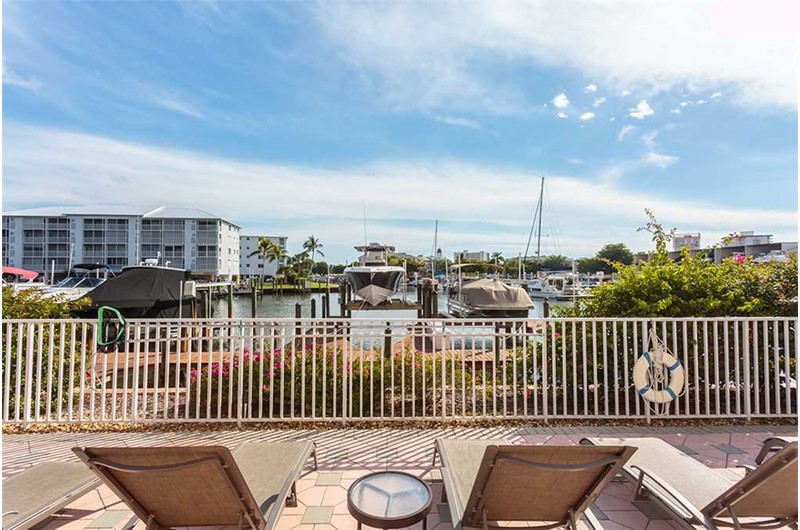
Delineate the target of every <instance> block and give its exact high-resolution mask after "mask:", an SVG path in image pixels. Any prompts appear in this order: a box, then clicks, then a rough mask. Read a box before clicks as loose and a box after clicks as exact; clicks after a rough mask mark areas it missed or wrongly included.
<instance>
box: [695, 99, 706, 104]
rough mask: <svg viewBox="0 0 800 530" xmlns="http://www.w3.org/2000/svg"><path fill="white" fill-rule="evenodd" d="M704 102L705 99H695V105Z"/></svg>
mask: <svg viewBox="0 0 800 530" xmlns="http://www.w3.org/2000/svg"><path fill="white" fill-rule="evenodd" d="M705 103H706V100H704V99H698V100H697V101H695V104H696V105H705Z"/></svg>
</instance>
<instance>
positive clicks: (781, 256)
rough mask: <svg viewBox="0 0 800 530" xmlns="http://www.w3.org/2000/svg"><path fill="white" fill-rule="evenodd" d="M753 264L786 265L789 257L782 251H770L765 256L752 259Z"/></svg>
mask: <svg viewBox="0 0 800 530" xmlns="http://www.w3.org/2000/svg"><path fill="white" fill-rule="evenodd" d="M753 262H754V263H770V262H775V263H788V262H789V255H788V254H787V253H786V252H784V251H782V250H770V251H769V252H767V253H766V254H763V255H761V256H758V257H756V258H753Z"/></svg>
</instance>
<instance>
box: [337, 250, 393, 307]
mask: <svg viewBox="0 0 800 530" xmlns="http://www.w3.org/2000/svg"><path fill="white" fill-rule="evenodd" d="M355 249H356V250H358V251H360V252H362V255H361V258H360V259H359V264H358V265H355V266H352V267H347V268H346V269H345V270H344V277H345V278H346V279H347V282H348V283H349V284H350V286H351V287H352V289H353V294H354V295H355V296H357V297H358V298H360V299H362V300H364V302H366V303H368V304H369V305H371V306H377V305H379V304H381V303H382V302H385V301H386V300H388V299H389V298H391V297H392V296H393V295H394V294H396V293H398V292H400V289H401V288H402V284H403V280H404V279H405V275H406V271H405V269H403V267H397V266H393V265H389V263H388V261H389V253H390V252H394V251H395V248H394V247H393V246H391V245H383V244H381V243H368V244H366V245H363V246H357V247H355Z"/></svg>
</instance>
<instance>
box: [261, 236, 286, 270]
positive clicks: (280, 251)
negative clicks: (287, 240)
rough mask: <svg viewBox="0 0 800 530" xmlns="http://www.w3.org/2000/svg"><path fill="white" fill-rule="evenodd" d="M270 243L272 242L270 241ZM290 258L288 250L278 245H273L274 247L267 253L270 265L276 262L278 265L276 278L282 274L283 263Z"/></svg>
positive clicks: (266, 256)
mask: <svg viewBox="0 0 800 530" xmlns="http://www.w3.org/2000/svg"><path fill="white" fill-rule="evenodd" d="M270 243H272V242H271V241H270ZM288 257H289V253H288V252H286V249H285V248H283V247H282V246H280V245H278V244H275V243H272V245H271V246H270V247H269V248H268V249H267V253H266V255H265V258H266V259H267V261H268V262H269V263H272V262H273V261H274V262H276V263H277V264H278V268H277V269H276V273H275V276H276V277H277V276H278V272H280V269H281V266H282V262H283V261H284V260H286V258H288Z"/></svg>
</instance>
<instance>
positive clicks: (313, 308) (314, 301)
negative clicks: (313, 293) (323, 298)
mask: <svg viewBox="0 0 800 530" xmlns="http://www.w3.org/2000/svg"><path fill="white" fill-rule="evenodd" d="M311 318H317V299H316V298H312V299H311Z"/></svg>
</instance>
